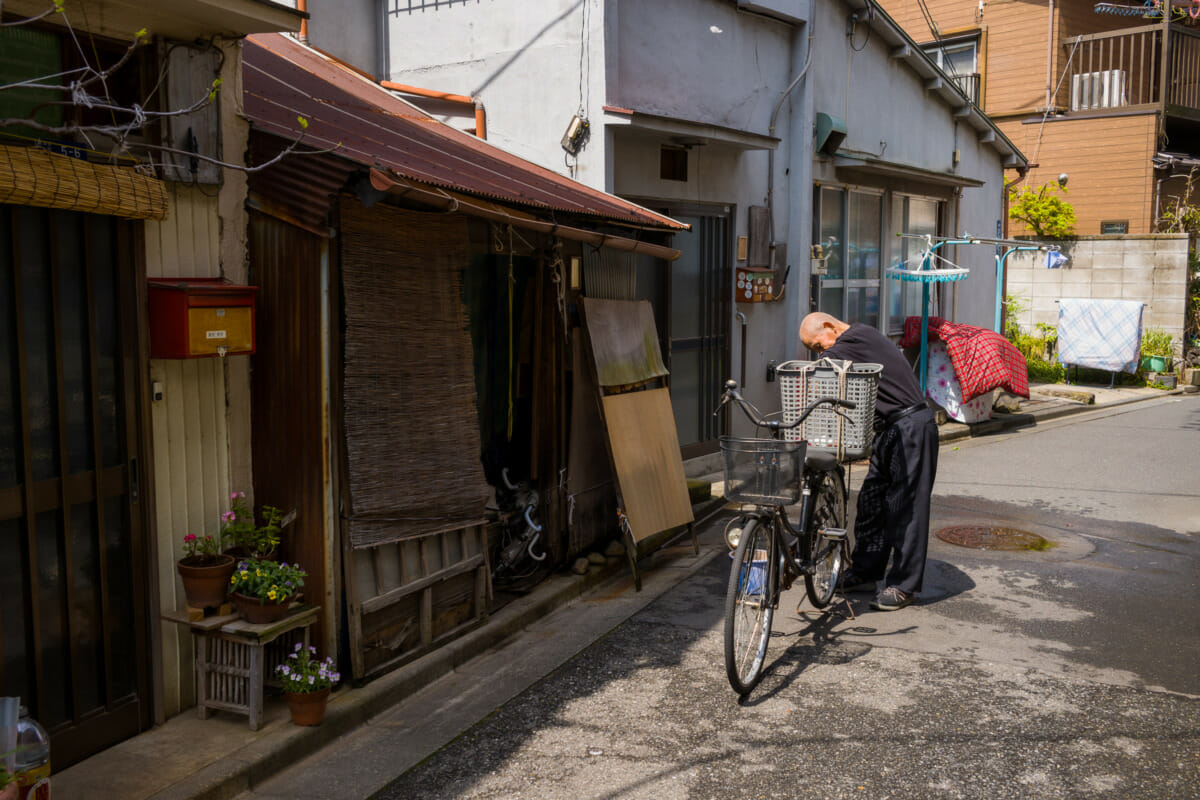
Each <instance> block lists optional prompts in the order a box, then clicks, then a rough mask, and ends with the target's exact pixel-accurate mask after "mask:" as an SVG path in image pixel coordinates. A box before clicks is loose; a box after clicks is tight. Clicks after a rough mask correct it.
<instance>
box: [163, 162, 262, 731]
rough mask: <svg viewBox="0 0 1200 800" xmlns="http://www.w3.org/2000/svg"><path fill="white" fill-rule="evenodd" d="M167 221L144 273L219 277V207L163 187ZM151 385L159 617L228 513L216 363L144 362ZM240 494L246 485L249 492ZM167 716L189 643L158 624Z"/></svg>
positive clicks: (190, 191)
mask: <svg viewBox="0 0 1200 800" xmlns="http://www.w3.org/2000/svg"><path fill="white" fill-rule="evenodd" d="M168 186H169V192H170V197H169V204H170V208H171V214H170V216H169V217H167V219H165V220H163V221H162V222H147V223H145V241H146V275H147V277H150V278H164V277H167V278H174V277H189V278H192V277H199V278H213V277H218V276H219V275H220V274H221V273H220V264H219V262H218V242H219V236H220V219H219V216H218V211H217V199H216V198H215V197H208V196H206V195H205V194H203V193H202V192H200V191H199V190H198V189H194V188H190V187H187V186H183V185H180V184H168ZM150 379H151V380H152V381H156V382H159V383H161V384H162V386H163V389H164V394H163V399H162V400H161V401H159V402H154V403H151V409H150V420H151V435H152V449H153V453H154V465H153V469H154V510H155V513H154V519H153V524H154V531H155V542H156V548H155V552H156V556H157V561H156V564H155V566H156V568H157V571H158V576H159V579H158V580H159V592H158V603H159V607H160V609H163V610H171V609H175V608H181V607H182V606H183V602H184V598H183V587H182V585H181V584H180V582H179V579H178V578H177V577H176V573H175V562H176V561H177V560H179V559H180V558H182V557H183V546H182V545H183V537H184V535H186V534H188V533H196V534H198V535H200V534H204V533H215V532H216V531H217V528H218V525H219V521H220V516H221V512H223V511H225V510H226V509H227V508H228V507H229V491H230V487H229V443H228V435H227V428H226V404H225V372H224V365H223V364H222V362H221V361H220V360H218V359H192V360H167V359H152V360H151V361H150ZM247 488H248V487H247ZM158 626H159V636H160V637H161V638H160V642H161V649H162V652H161V658H162V665H163V671H162V674H163V707H162V711H163V713H164V714H165V715H166V716H172V715H174V714H177V713H179V712H180V711H181V710H182V709H184V708H187V707H188V706H190V705H192V704H193V703H194V702H195V684H194V681H193V678H192V641H191V636H190V634H189V633H188V631H187V628H185V627H184V626H181V625H176V624H174V623H170V622H159V623H158Z"/></svg>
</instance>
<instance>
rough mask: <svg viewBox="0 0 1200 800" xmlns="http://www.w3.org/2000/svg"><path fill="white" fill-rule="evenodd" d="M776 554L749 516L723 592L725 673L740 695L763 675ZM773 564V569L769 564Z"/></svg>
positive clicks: (772, 540)
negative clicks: (725, 589) (727, 584)
mask: <svg viewBox="0 0 1200 800" xmlns="http://www.w3.org/2000/svg"><path fill="white" fill-rule="evenodd" d="M778 562H779V553H777V552H776V540H775V537H774V536H772V535H771V531H770V529H769V528H768V527H767V526H765V525H762V524H760V523H759V521H758V520H756V519H751V520H750V521H749V522H748V523H747V524H746V527H745V528H743V529H742V537H741V541H739V542H738V546H737V550H735V551H734V553H733V565H732V568H731V569H730V570H729V588H728V590H727V591H726V593H725V672H726V673H727V674H728V675H729V685H730V686H732V687H733V690H734V691H735V692H737V693H738V694H739V695H745V694H749V693H750V690H751V689H753V688H754V686H755V684H757V683H758V680H759V678H761V677H762V670H763V662H764V661H765V660H766V655H767V640H768V639H769V638H770V636H771V620H772V619H773V618H774V615H775V611H774V609H773V608H771V605H770V597H771V594H772V592H771V586H770V585H769V583H770V580H771V577H772V576H775V577H776V578H777V577H778V574H779V573H778ZM770 564H775V565H776V569H775V570H770V569H768V566H769V565H770Z"/></svg>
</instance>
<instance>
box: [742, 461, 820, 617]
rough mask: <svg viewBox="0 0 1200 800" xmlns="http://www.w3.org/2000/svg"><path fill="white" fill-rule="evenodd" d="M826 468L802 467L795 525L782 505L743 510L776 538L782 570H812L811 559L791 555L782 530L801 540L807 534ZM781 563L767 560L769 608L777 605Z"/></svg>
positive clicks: (791, 549) (806, 571) (800, 572)
mask: <svg viewBox="0 0 1200 800" xmlns="http://www.w3.org/2000/svg"><path fill="white" fill-rule="evenodd" d="M825 475H826V472H825V471H824V470H819V471H818V470H809V469H807V468H806V469H805V470H804V478H803V480H802V483H801V486H802V488H801V501H800V523H799V526H798V527H793V526H792V523H791V522H790V521H789V520H788V515H787V512H786V511H784V507H783V506H755V507H754V510H753V511H750V512H748V513H746V514H745V516H746V517H748V518H751V519H754V520H755V521H756V522H757V524H759V525H769V526H770V534H769V535H770V536H771V538H772V539H773V540H774V541H775V546H776V548H777V549H778V551H779V553H780V554H782V559H781V560H782V561H783V568H784V570H785V571H788V570H790V571H792V572H793V573H794V574H795V575H796V576H797V577H800V576H804V575H809V574H811V573H812V571H813V567H812V561H810V560H808V559H797V558H796V557H795V556H794V555H793V548H792V547H788V546H787V540H786V539H785V538H784V536H783V533H782V531H787V532H788V533H789V534H790V535H791V536H793V537H795V539H796V540H797V541H803V539H804V537H805V536H807V535H808V534H807V533H806V531H808V530H809V528H810V525H811V524H812V517H813V512H814V509H815V506H816V502H815V500H816V498H817V497H818V496H819V495H820V493H821V486H822V485H823V484H824V482H825ZM803 552H810V548H807V547H806V548H803ZM779 567H780V565H779V564H778V563H777V562H776V561H774V560H773V561H771V563H769V564H767V575H766V584H765V585H766V587H767V595H766V602H767V604H768V605H770V606H771V607H772V608H778V606H779V596H780V595H781V594H782V590H781V587H782V586H783V580H782V577H781V576H780V575H779V573H778V570H779Z"/></svg>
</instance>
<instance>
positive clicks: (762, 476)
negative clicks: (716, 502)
mask: <svg viewBox="0 0 1200 800" xmlns="http://www.w3.org/2000/svg"><path fill="white" fill-rule="evenodd" d="M804 450H805V444H804V442H790V441H787V440H784V439H743V438H741V437H738V436H722V437H721V457H722V459H723V460H724V462H725V497H726V498H727V499H729V500H733V501H734V502H737V503H753V504H755V505H760V506H790V505H792V504H793V503H795V502H796V501H797V500H799V499H800V474H801V471H802V469H803V467H804Z"/></svg>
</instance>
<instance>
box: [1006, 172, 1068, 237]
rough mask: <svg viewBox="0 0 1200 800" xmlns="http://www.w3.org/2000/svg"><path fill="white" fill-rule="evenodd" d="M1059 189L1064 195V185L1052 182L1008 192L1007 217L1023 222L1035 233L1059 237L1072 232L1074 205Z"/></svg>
mask: <svg viewBox="0 0 1200 800" xmlns="http://www.w3.org/2000/svg"><path fill="white" fill-rule="evenodd" d="M1059 192H1061V193H1063V194H1066V193H1067V187H1065V186H1059V185H1058V183H1056V182H1054V181H1050V182H1047V183H1046V184H1045V185H1044V186H1042V187H1041V188H1040V189H1034V188H1033V187H1032V186H1026V187H1024V188H1023V189H1013V190H1012V191H1010V192H1009V195H1008V199H1009V207H1008V217H1009V219H1015V220H1017V221H1018V222H1023V223H1025V225H1027V226H1028V227H1029V229H1030V230H1031V231H1033V232H1034V234H1035V235H1037V236H1041V237H1045V238H1050V239H1059V238H1062V237H1064V236H1070V235H1071V234H1073V233H1074V232H1075V208H1074V206H1072V205H1071V204H1070V203H1068V202H1067V201H1066V200H1064V199H1063V198H1061V197H1059V196H1058V194H1059Z"/></svg>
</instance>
